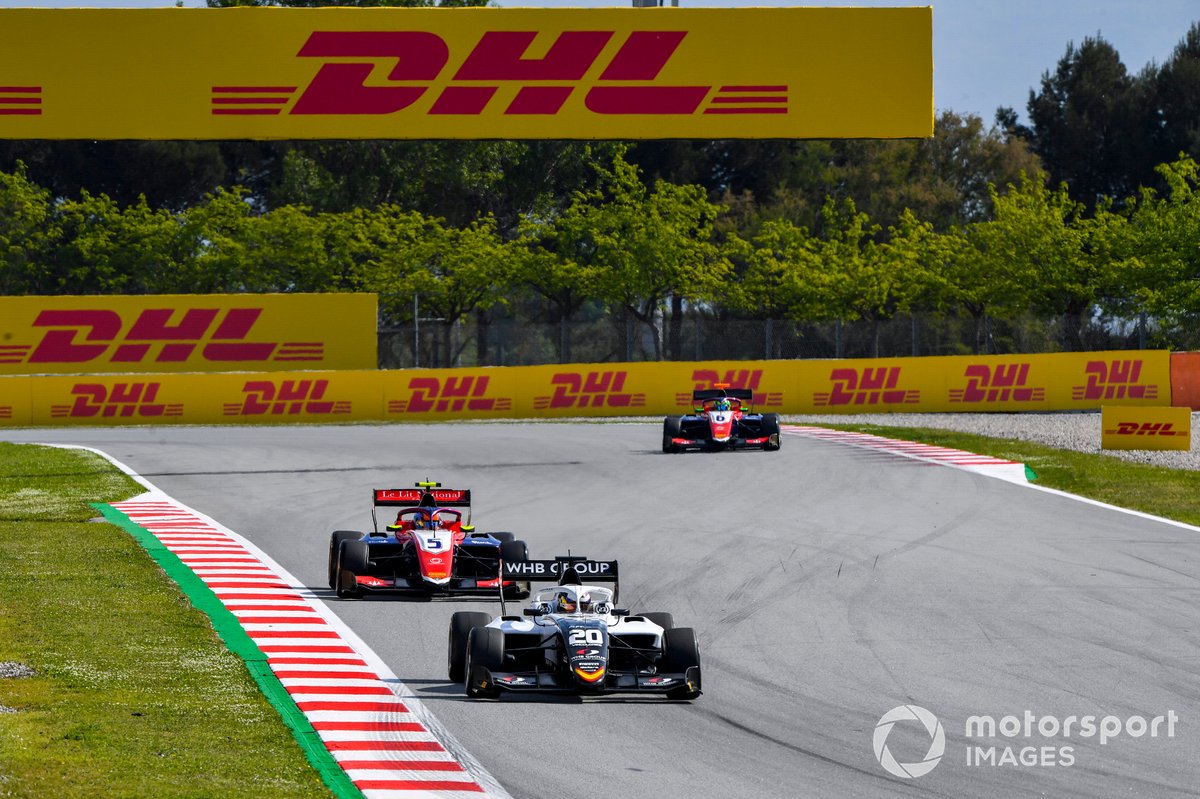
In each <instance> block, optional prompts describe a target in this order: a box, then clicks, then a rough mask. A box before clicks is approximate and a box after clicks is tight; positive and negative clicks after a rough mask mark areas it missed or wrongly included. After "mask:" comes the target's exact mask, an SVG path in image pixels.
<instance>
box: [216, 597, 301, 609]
mask: <svg viewBox="0 0 1200 799" xmlns="http://www.w3.org/2000/svg"><path fill="white" fill-rule="evenodd" d="M291 601H292V602H293V604H295V605H296V607H295V608H289V607H288V606H287V605H226V606H225V609H226V610H229V611H235V612H236V611H246V610H275V611H279V610H298V611H300V612H301V613H316V611H315V610H313V609H312V608H310V607H309V606H308V605H306V604H304V600H303V599H300V598H296V599H294V600H291Z"/></svg>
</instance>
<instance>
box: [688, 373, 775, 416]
mask: <svg viewBox="0 0 1200 799" xmlns="http://www.w3.org/2000/svg"><path fill="white" fill-rule="evenodd" d="M762 374H763V370H762V369H726V370H725V371H724V372H718V371H717V370H716V369H696V370H694V371H693V372H692V380H693V381H695V384H696V385H695V388H696V390H697V391H698V390H700V389H704V388H712V387H713V386H715V385H717V384H718V383H724V384H726V385H728V386H729V387H730V388H748V389H750V390H751V391H753V392H754V400H753V402H754V405H755V406H756V407H763V408H775V407H781V406H782V405H783V392H782V391H759V390H758V388H759V383H760V382H761V381H762ZM675 404H676V405H679V406H682V407H689V408H690V407H691V405H692V395H691V392H681V393H679V394H676V395H675Z"/></svg>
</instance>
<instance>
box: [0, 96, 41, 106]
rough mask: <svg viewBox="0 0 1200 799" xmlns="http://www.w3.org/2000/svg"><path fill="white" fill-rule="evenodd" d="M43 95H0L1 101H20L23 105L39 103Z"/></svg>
mask: <svg viewBox="0 0 1200 799" xmlns="http://www.w3.org/2000/svg"><path fill="white" fill-rule="evenodd" d="M41 102H42V98H41V97H0V103H19V104H21V105H39V104H40V103H41Z"/></svg>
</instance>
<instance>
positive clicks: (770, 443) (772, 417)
mask: <svg viewBox="0 0 1200 799" xmlns="http://www.w3.org/2000/svg"><path fill="white" fill-rule="evenodd" d="M762 432H763V435H765V436H766V437H767V443H765V444H763V450H765V451H766V452H778V451H779V414H777V413H764V414H763V420H762Z"/></svg>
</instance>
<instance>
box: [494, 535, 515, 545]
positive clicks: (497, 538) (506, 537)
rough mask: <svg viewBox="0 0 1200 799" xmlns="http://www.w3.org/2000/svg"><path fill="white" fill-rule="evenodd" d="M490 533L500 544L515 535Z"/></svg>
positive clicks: (513, 537)
mask: <svg viewBox="0 0 1200 799" xmlns="http://www.w3.org/2000/svg"><path fill="white" fill-rule="evenodd" d="M490 535H491V536H492V538H494V539H496V540H497V541H499V542H500V543H501V544H503V543H504V542H505V541H512V540H513V539H515V538H516V537H517V536H516V535H515V534H513V533H490Z"/></svg>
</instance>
